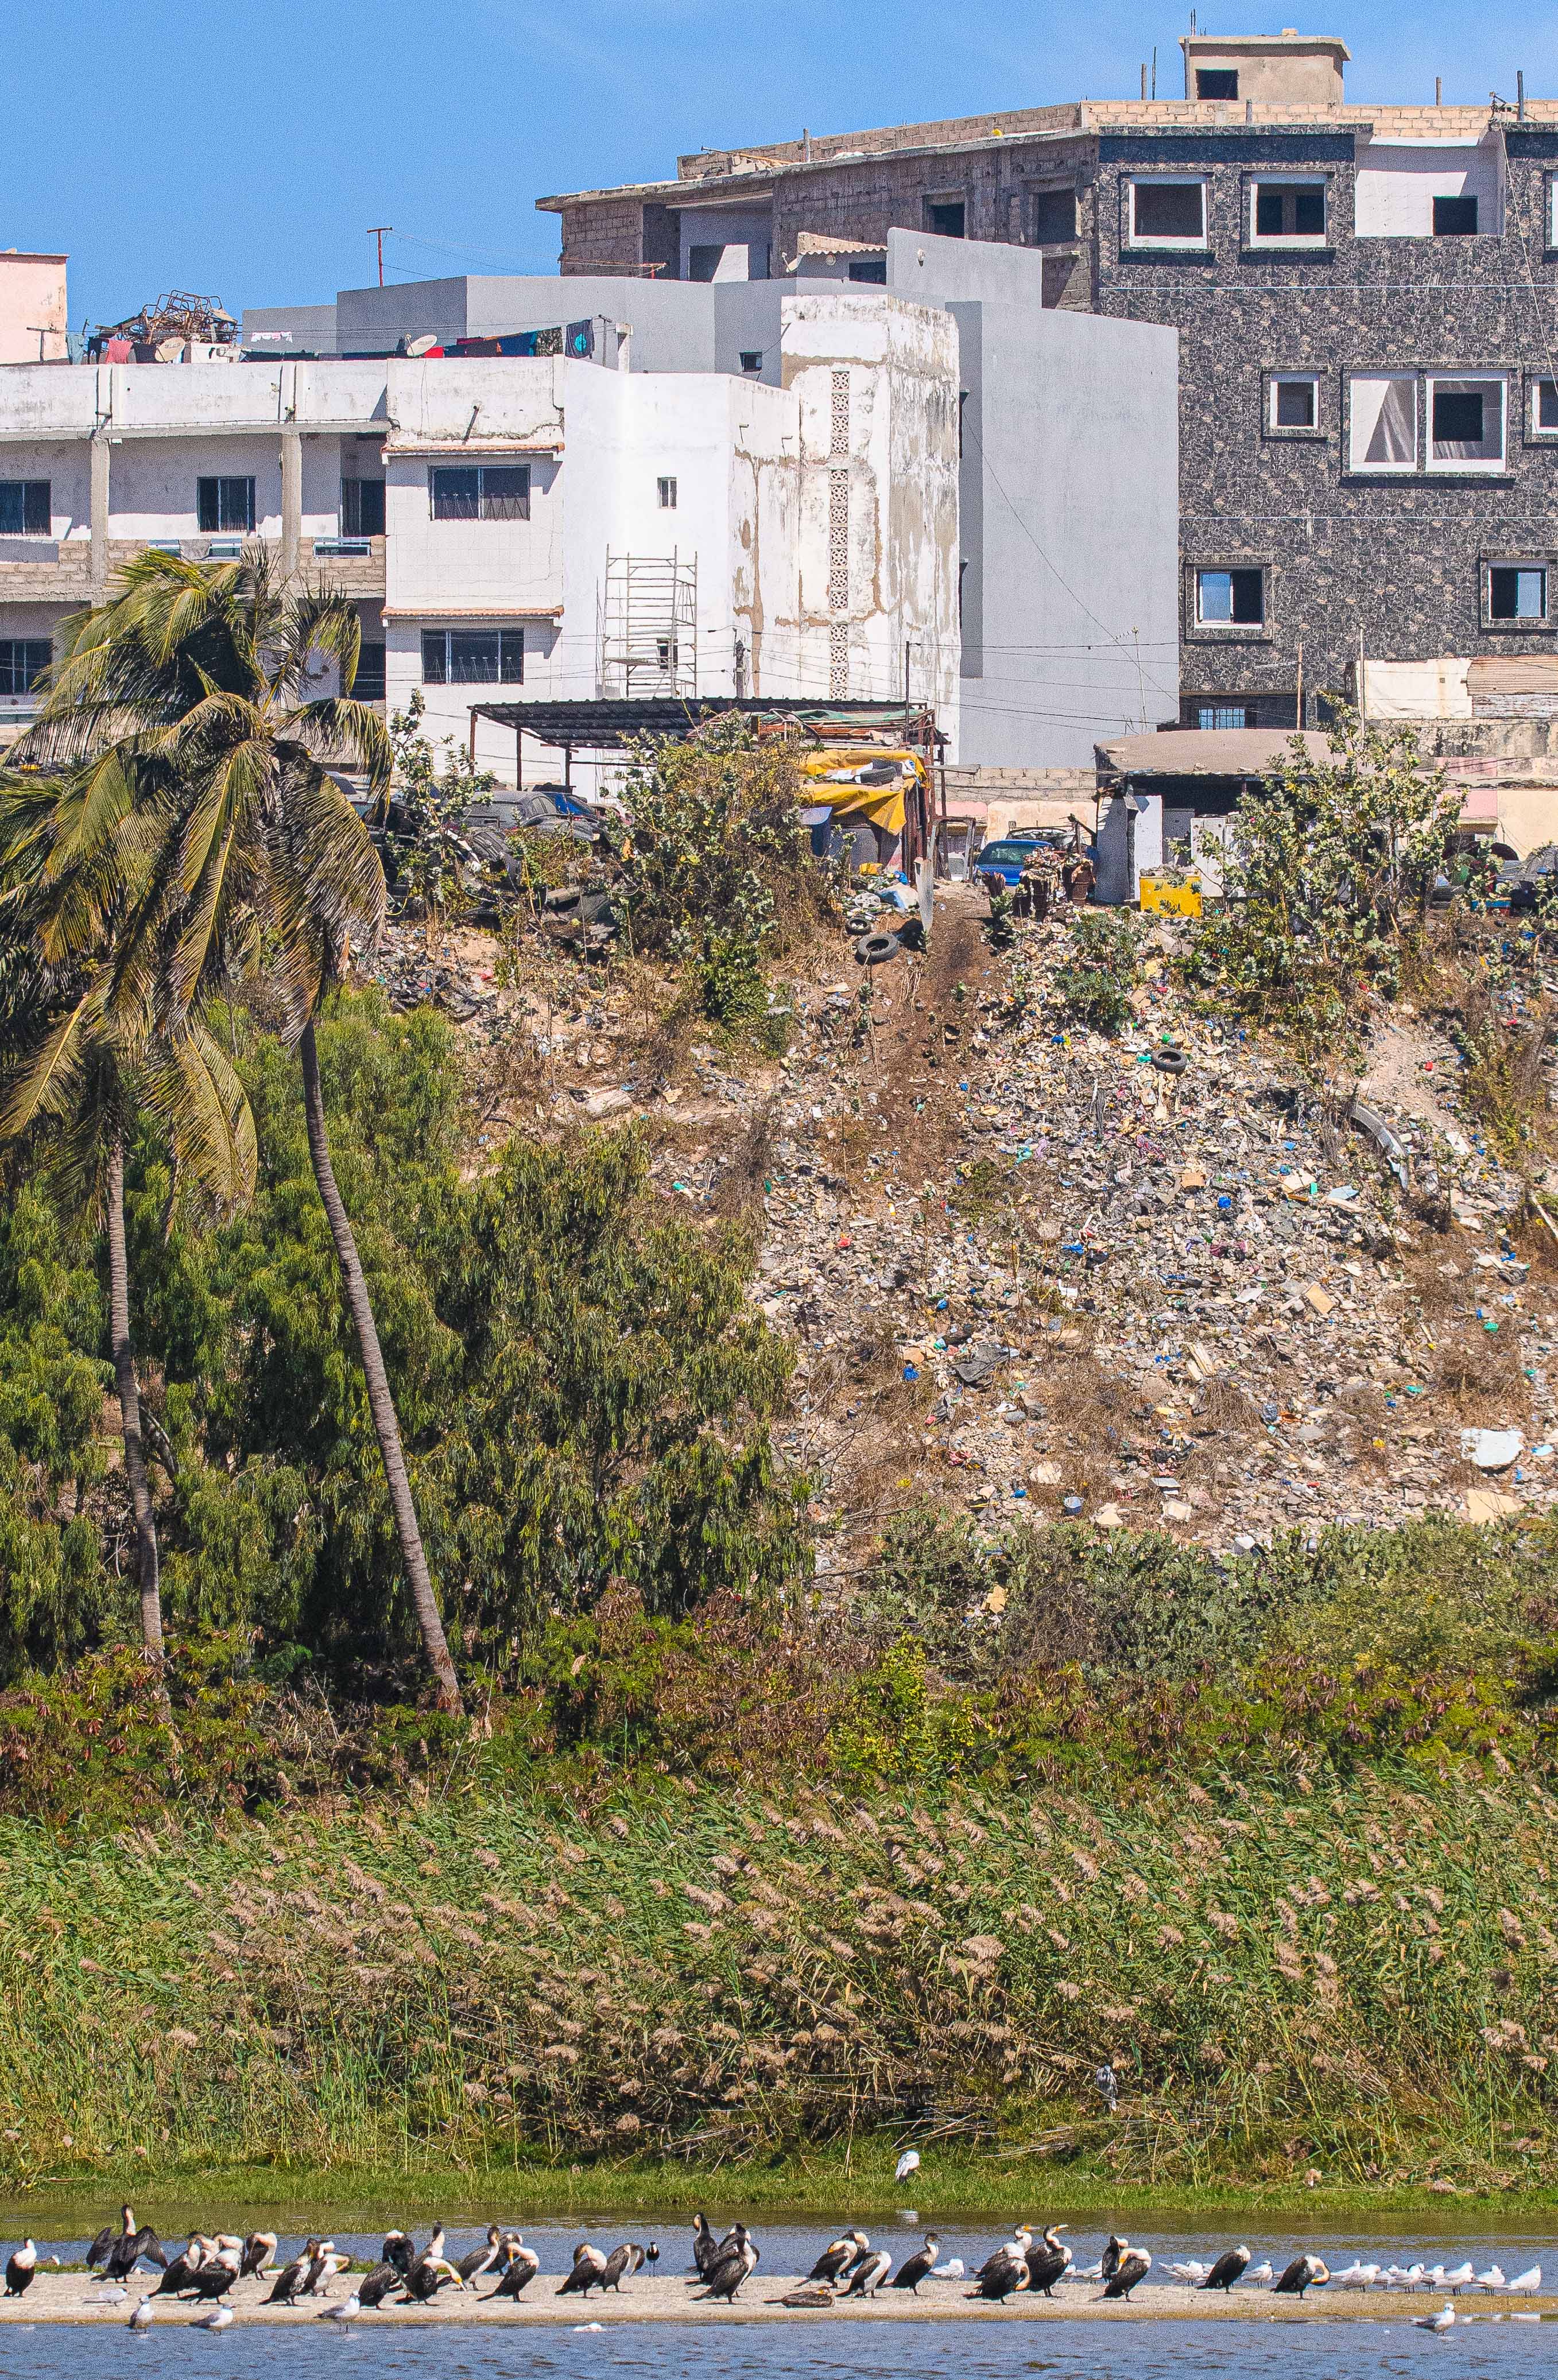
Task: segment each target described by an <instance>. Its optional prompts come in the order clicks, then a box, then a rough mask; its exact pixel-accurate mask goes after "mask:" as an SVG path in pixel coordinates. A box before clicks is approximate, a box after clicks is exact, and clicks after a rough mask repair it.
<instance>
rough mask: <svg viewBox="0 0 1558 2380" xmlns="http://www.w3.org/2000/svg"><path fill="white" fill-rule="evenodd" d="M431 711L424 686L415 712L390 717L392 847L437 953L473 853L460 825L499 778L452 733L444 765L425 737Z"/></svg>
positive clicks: (447, 738)
mask: <svg viewBox="0 0 1558 2380" xmlns="http://www.w3.org/2000/svg"><path fill="white" fill-rule="evenodd" d="M425 709H426V706H425V704H424V703H423V701H422V695H421V688H420V686H419V687H418V688H417V689H416V691H415V692H414V693H413V695H412V697H411V699H410V701H409V703H408V705H407V708H406V709H405V710H397V711H396V712H394V713H393V715H392V716H391V719H390V722H389V739H390V748H391V752H392V755H393V761H392V766H393V770H394V775H393V778H392V780H391V792H392V794H393V795H394V796H395V799H396V823H395V824H394V826H393V827H392V830H391V833H390V837H389V843H390V849H391V852H392V854H393V856H394V860H395V873H396V878H397V879H398V880H399V881H400V882H401V883H403V884H404V885H405V886H406V888H407V892H408V895H409V896H410V897H411V898H412V899H415V900H418V901H420V903H421V904H422V908H423V912H424V915H425V917H426V919H427V947H428V951H429V953H430V954H432V955H436V954H437V953H439V952H440V951H441V950H442V948H443V942H444V920H445V918H446V917H448V916H449V914H450V913H451V911H452V910H457V909H458V907H459V905H460V902H461V897H462V896H461V887H460V868H461V864H462V862H464V861H465V860H467V859H469V856H470V854H469V845H468V844H466V842H465V840H464V838H463V836H462V835H461V833H460V821H461V820H463V818H464V817H465V814H466V812H467V810H468V809H469V807H470V806H471V804H472V803H473V802H480V801H483V800H484V799H485V798H486V796H487V795H488V794H490V793H491V792H492V789H493V785H494V784H495V783H496V782H497V780H496V778H495V777H494V776H493V771H491V769H479V768H477V766H476V764H475V762H474V761H473V760H472V759H471V758H470V756H469V753H468V752H465V751H463V750H462V749H461V747H460V746H459V745H458V744H456V741H455V739H454V737H453V736H451V735H445V736H444V738H443V739H442V742H443V752H444V759H443V765H442V766H440V765H439V760H438V756H437V754H436V753H435V751H434V749H433V747H432V745H431V744H430V743H429V742H428V740H427V737H426V736H425V735H422V734H421V733H420V728H421V723H422V716H423V712H424V710H425Z"/></svg>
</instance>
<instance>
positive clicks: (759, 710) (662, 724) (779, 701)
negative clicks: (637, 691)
mask: <svg viewBox="0 0 1558 2380" xmlns="http://www.w3.org/2000/svg"><path fill="white" fill-rule="evenodd" d="M730 711H736V712H738V713H739V714H740V715H741V717H743V718H746V719H760V720H761V719H773V720H777V721H783V722H786V723H790V724H793V725H795V726H797V727H809V728H811V729H813V730H814V731H815V732H816V733H817V734H818V735H825V734H826V733H827V732H828V731H829V730H830V729H832V730H834V732H835V734H836V732H837V731H839V730H841V729H845V730H849V729H853V730H855V731H857V732H859V731H863V732H865V733H866V734H868V735H870V734H875V735H893V736H895V738H897V739H898V740H899V741H900V742H901V741H904V740H905V739H907V740H909V741H911V742H912V741H914V740H917V738H918V737H919V736H920V735H923V734H924V732H925V729H926V726H927V724H928V723H929V722H932V721H933V717H934V714H933V713H932V712H931V711H930V710H927V709H926V708H925V707H924V705H923V704H916V705H915V706H914V707H913V708H912V709H911V710H907V711H906V710H905V709H904V706H903V704H902V703H901V702H846V701H836V702H828V701H822V700H812V701H808V700H807V699H806V698H804V697H801V696H797V695H778V696H775V697H773V698H772V699H769V698H766V697H764V696H762V695H754V694H737V695H731V694H708V695H704V694H698V695H690V694H689V695H675V696H673V695H663V696H656V697H651V698H646V699H644V700H641V701H632V700H623V701H614V700H609V699H607V700H603V701H595V702H473V703H472V704H471V706H470V715H471V717H472V718H473V719H488V720H491V721H492V722H493V725H494V726H497V727H512V728H514V729H515V730H517V731H518V732H522V733H523V734H525V735H534V736H535V737H536V738H537V739H538V741H539V742H541V743H542V744H550V745H553V746H554V747H557V748H559V749H566V747H569V746H570V745H573V746H578V747H581V748H582V749H584V750H586V751H590V752H607V751H622V750H626V748H627V744H628V742H629V741H630V740H631V738H633V737H634V736H638V735H656V736H660V737H667V736H669V737H673V738H681V737H685V736H688V735H692V734H693V733H694V731H695V730H696V729H698V728H699V727H701V726H702V725H703V724H704V723H705V722H706V721H708V720H711V719H718V718H721V717H723V716H724V714H726V713H727V712H730ZM945 740H946V739H945V737H944V736H943V735H940V734H937V735H936V741H937V743H938V744H941V743H944V742H945Z"/></svg>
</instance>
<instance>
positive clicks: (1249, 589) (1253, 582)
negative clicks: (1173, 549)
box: [1196, 570, 1266, 628]
mask: <svg viewBox="0 0 1558 2380" xmlns="http://www.w3.org/2000/svg"><path fill="white" fill-rule="evenodd" d="M1196 617H1197V618H1198V620H1199V621H1200V623H1201V624H1202V625H1203V626H1206V627H1214V628H1215V627H1223V628H1227V627H1237V628H1258V627H1260V625H1262V623H1263V622H1264V620H1265V617H1266V589H1265V583H1264V578H1263V576H1262V574H1261V572H1260V571H1259V570H1198V571H1197V573H1196Z"/></svg>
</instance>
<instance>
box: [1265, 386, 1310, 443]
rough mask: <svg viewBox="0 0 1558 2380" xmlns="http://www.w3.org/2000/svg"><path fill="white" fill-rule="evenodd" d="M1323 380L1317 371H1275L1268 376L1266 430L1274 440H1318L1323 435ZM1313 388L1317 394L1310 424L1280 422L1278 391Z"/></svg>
mask: <svg viewBox="0 0 1558 2380" xmlns="http://www.w3.org/2000/svg"><path fill="white" fill-rule="evenodd" d="M1296 387H1306V388H1312V389H1313V390H1314V393H1315V418H1314V419H1313V420H1312V421H1310V422H1301V421H1279V420H1278V419H1277V391H1278V389H1279V388H1296ZM1323 426H1324V425H1323V423H1322V421H1321V374H1320V373H1319V372H1317V371H1274V372H1268V373H1267V375H1266V428H1267V430H1268V431H1270V433H1271V435H1272V437H1273V438H1316V437H1319V436H1320V435H1321V431H1322V430H1323Z"/></svg>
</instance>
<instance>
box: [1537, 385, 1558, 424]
mask: <svg viewBox="0 0 1558 2380" xmlns="http://www.w3.org/2000/svg"><path fill="white" fill-rule="evenodd" d="M1531 435H1532V436H1533V438H1554V437H1558V380H1539V381H1534V382H1533V383H1532V384H1531Z"/></svg>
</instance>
